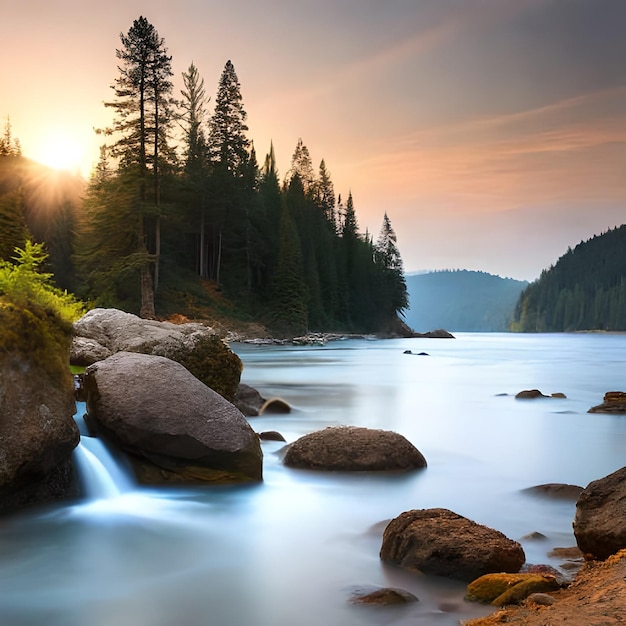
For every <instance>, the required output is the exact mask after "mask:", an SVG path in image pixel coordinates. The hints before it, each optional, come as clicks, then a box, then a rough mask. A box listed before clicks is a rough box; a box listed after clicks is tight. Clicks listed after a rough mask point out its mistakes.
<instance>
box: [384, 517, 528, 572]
mask: <svg viewBox="0 0 626 626" xmlns="http://www.w3.org/2000/svg"><path fill="white" fill-rule="evenodd" d="M380 558H381V559H382V560H383V561H387V562H389V563H394V564H396V565H400V566H401V567H404V568H406V569H409V570H417V571H420V572H422V573H424V574H432V575H436V576H447V577H449V578H456V579H459V580H464V581H467V582H469V581H472V580H474V579H476V578H478V577H479V576H482V575H484V574H490V573H493V572H512V573H515V572H518V571H519V569H520V568H521V567H522V565H523V564H524V561H525V560H526V557H525V554H524V550H523V549H522V546H521V545H520V544H519V543H518V542H517V541H513V540H512V539H509V538H508V537H506V536H505V535H504V534H502V533H501V532H499V531H497V530H493V529H491V528H488V527H487V526H483V525H481V524H477V523H476V522H473V521H471V520H469V519H467V518H465V517H463V516H461V515H458V514H457V513H454V512H452V511H449V510H448V509H416V510H412V511H406V512H405V513H402V514H401V515H399V516H398V517H396V518H395V519H393V520H391V522H390V523H389V524H388V525H387V527H386V528H385V531H384V533H383V542H382V547H381V550H380Z"/></svg>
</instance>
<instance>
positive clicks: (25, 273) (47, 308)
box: [0, 241, 84, 325]
mask: <svg viewBox="0 0 626 626" xmlns="http://www.w3.org/2000/svg"><path fill="white" fill-rule="evenodd" d="M46 258H47V255H46V253H45V251H44V249H43V245H42V244H33V243H31V242H30V241H27V242H26V244H25V245H24V248H16V249H15V256H14V257H13V260H14V261H15V263H10V262H8V261H0V298H2V299H3V300H5V301H8V302H11V303H13V304H15V305H16V306H18V307H21V308H24V309H29V308H34V309H37V310H42V311H44V312H46V314H51V315H53V316H56V317H57V318H58V319H59V320H60V321H61V322H64V323H66V324H68V325H71V324H72V323H73V322H74V321H75V320H77V319H78V318H79V317H81V315H83V313H84V306H83V304H82V303H81V302H79V301H78V300H76V298H74V296H72V295H70V294H68V293H66V292H63V291H61V290H60V289H58V288H57V287H55V286H54V285H53V284H52V282H51V279H52V274H49V273H45V272H41V271H40V267H41V265H42V264H43V263H44V261H45V260H46Z"/></svg>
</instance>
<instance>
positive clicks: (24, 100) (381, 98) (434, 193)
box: [0, 0, 626, 281]
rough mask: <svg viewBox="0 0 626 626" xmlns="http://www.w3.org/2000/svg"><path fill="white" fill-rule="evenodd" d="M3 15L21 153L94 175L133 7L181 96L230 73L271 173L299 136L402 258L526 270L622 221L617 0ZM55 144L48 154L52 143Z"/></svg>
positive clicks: (27, 2) (35, 4)
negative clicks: (192, 82)
mask: <svg viewBox="0 0 626 626" xmlns="http://www.w3.org/2000/svg"><path fill="white" fill-rule="evenodd" d="M1 13H2V19H1V20H0V52H1V57H2V62H1V63H0V85H1V90H0V121H1V122H2V125H3V126H4V123H5V122H6V120H7V117H8V118H9V119H10V123H11V127H12V132H13V136H14V137H17V138H18V139H19V140H20V142H21V145H22V150H23V154H24V156H26V157H29V158H32V159H35V160H41V161H46V162H47V163H50V162H51V161H50V159H52V160H53V161H52V162H53V163H55V164H57V165H59V166H68V167H70V168H77V167H79V165H78V163H79V162H80V164H81V165H80V167H81V170H82V171H83V172H85V173H88V171H89V169H90V167H91V165H92V164H93V163H94V162H95V160H96V159H97V156H98V146H99V144H100V143H101V138H100V137H99V136H97V135H96V134H95V133H94V130H93V129H94V128H102V127H106V126H107V125H109V124H110V122H111V115H112V112H111V110H110V109H107V108H105V107H104V102H105V101H107V100H111V98H112V95H113V91H112V89H111V85H112V84H113V81H114V80H115V78H116V77H117V76H118V70H117V59H116V57H115V50H116V49H117V48H120V34H121V33H127V32H128V29H129V28H130V27H131V26H132V23H133V21H134V20H135V19H137V18H138V17H139V16H142V15H143V16H144V17H146V18H147V19H148V20H149V21H150V22H151V23H152V24H153V25H154V26H155V28H156V29H157V31H158V32H159V35H160V36H161V37H162V38H163V39H164V40H165V45H166V47H167V48H168V51H169V54H170V55H171V56H172V66H173V70H174V74H175V77H174V84H175V95H179V94H180V89H181V88H182V79H181V74H182V73H183V72H185V71H186V70H187V69H188V68H189V65H190V64H191V63H192V62H193V63H194V64H195V65H196V67H197V68H198V70H199V72H200V75H201V76H202V78H203V79H204V82H205V87H206V91H207V94H208V95H210V96H211V102H210V103H209V109H211V108H212V104H213V102H214V100H215V93H216V91H217V84H218V81H219V78H220V75H221V73H222V71H223V69H224V65H225V63H226V62H227V61H228V60H231V61H232V63H233V65H234V67H235V70H236V72H237V75H238V78H239V81H240V84H241V93H242V97H243V105H244V108H245V110H246V112H247V114H248V120H247V122H248V127H249V138H250V139H252V140H253V142H254V145H255V149H256V152H257V157H258V160H259V162H261V163H262V161H263V159H264V156H265V154H266V153H267V152H268V151H269V148H270V143H273V145H274V149H275V152H276V156H277V160H278V168H279V174H282V175H284V174H285V173H286V172H287V170H288V169H289V167H290V163H291V156H292V154H293V152H294V150H295V147H296V144H297V142H298V139H300V138H301V139H302V141H303V142H304V145H305V146H307V148H308V149H309V152H310V154H311V157H312V159H313V163H314V166H315V168H317V167H318V165H319V163H320V161H321V160H322V159H324V161H325V164H326V166H327V168H328V169H329V171H330V172H331V176H332V180H333V183H334V186H335V191H336V193H338V194H341V195H342V197H343V198H344V199H345V198H346V197H347V195H348V193H349V192H351V193H352V195H353V199H354V205H355V209H356V212H357V219H358V223H359V227H360V229H361V231H362V232H365V231H366V230H367V231H368V232H369V233H370V234H372V235H373V236H374V238H376V236H377V235H378V232H379V230H380V227H381V224H382V220H383V216H384V214H385V212H386V213H387V214H388V216H389V218H390V220H391V223H392V226H393V227H394V229H395V231H396V234H397V236H398V245H399V249H400V253H401V256H402V259H403V262H404V269H405V271H406V272H407V273H408V272H414V271H423V270H436V269H469V270H477V271H484V272H489V273H492V274H497V275H500V276H502V277H511V278H516V279H519V280H531V281H532V280H535V279H536V278H537V277H538V276H539V275H540V273H541V271H542V270H544V269H548V268H549V267H550V266H551V265H553V264H554V263H556V261H557V260H558V258H559V257H560V256H562V255H563V254H564V253H565V252H566V251H567V248H568V247H570V246H571V247H572V248H573V247H574V246H575V245H576V244H578V243H579V242H580V241H584V240H587V239H589V238H591V237H593V236H594V235H597V234H601V233H602V232H605V231H606V230H608V229H609V228H613V227H615V226H619V225H621V224H622V223H624V222H626V36H624V30H625V27H626V0H385V2H382V1H381V0H317V1H316V2H305V1H304V0H302V1H300V0H290V1H288V0H265V1H264V2H258V1H257V0H239V1H238V2H236V3H232V2H231V3H225V2H223V1H220V2H217V1H214V0H176V2H174V1H173V0H151V1H150V2H145V1H142V0H107V2H103V1H101V0H94V1H93V2H84V0H20V1H19V2H10V3H5V6H3V8H2V12H1ZM50 153H52V155H53V156H52V157H51V156H50Z"/></svg>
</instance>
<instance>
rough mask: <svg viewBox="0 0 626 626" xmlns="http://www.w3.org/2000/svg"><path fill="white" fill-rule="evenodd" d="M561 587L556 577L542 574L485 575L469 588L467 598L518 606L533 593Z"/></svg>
mask: <svg viewBox="0 0 626 626" xmlns="http://www.w3.org/2000/svg"><path fill="white" fill-rule="evenodd" d="M558 588H559V585H558V583H557V581H556V579H555V578H554V576H544V575H542V574H505V573H500V574H485V575H484V576H481V577H480V578H477V579H476V580H474V581H473V582H471V583H470V584H469V585H468V587H467V595H466V598H467V599H468V600H470V601H472V602H484V603H490V604H493V605H494V606H504V605H506V604H518V603H520V602H521V601H522V600H524V599H526V598H527V597H528V596H529V595H530V594H531V593H539V592H546V591H555V590H556V589H558Z"/></svg>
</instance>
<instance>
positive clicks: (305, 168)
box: [285, 139, 315, 195]
mask: <svg viewBox="0 0 626 626" xmlns="http://www.w3.org/2000/svg"><path fill="white" fill-rule="evenodd" d="M294 176H297V177H298V178H299V179H300V182H301V183H302V189H303V191H304V194H305V195H309V194H310V193H312V192H313V187H314V183H315V174H314V173H313V161H312V160H311V155H310V154H309V149H308V148H307V147H306V146H305V145H304V144H303V143H302V139H298V143H297V144H296V149H295V150H294V153H293V156H292V157H291V168H290V169H289V171H288V172H287V179H286V181H285V183H286V186H287V187H289V183H290V182H291V180H292V178H293V177H294Z"/></svg>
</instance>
